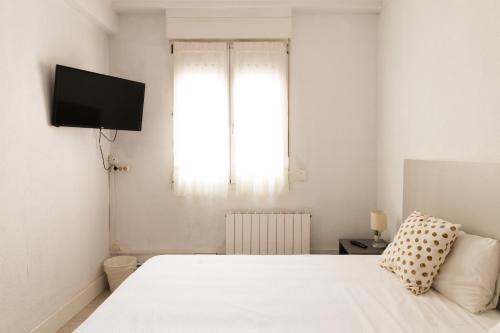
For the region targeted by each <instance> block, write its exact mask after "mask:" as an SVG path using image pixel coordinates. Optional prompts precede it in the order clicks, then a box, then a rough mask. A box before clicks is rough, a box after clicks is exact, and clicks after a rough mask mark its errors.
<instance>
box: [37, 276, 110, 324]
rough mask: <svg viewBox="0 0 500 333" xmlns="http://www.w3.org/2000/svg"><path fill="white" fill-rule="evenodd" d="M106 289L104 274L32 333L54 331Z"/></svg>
mask: <svg viewBox="0 0 500 333" xmlns="http://www.w3.org/2000/svg"><path fill="white" fill-rule="evenodd" d="M105 289H106V276H105V275H104V274H103V275H101V276H100V277H98V278H97V279H96V280H94V281H93V282H91V283H90V284H89V285H88V286H87V287H86V288H85V289H83V290H82V291H80V292H79V293H78V294H76V295H75V296H74V297H73V298H72V299H71V300H69V302H67V303H66V304H64V305H63V306H61V307H60V308H59V309H58V310H57V311H56V312H54V313H53V314H52V315H50V316H49V317H48V318H47V319H45V320H44V321H43V322H42V323H40V324H39V325H38V326H37V327H35V328H33V329H32V330H31V331H30V333H54V332H57V330H58V329H59V328H61V327H62V326H64V325H65V324H66V323H67V322H68V321H69V320H70V319H71V318H73V317H74V316H75V315H76V314H77V313H78V312H80V311H81V310H82V309H83V308H84V307H85V306H86V305H87V304H89V303H90V302H91V301H92V300H93V299H94V298H96V297H97V296H98V295H99V294H101V293H102V292H103V291H104V290H105Z"/></svg>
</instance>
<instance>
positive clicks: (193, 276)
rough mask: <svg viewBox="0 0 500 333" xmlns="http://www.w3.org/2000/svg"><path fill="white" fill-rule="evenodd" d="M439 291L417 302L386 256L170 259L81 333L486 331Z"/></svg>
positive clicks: (146, 271) (483, 320)
mask: <svg viewBox="0 0 500 333" xmlns="http://www.w3.org/2000/svg"><path fill="white" fill-rule="evenodd" d="M498 321H500V313H498V312H497V311H489V312H486V313H483V314H481V315H473V314H471V313H469V312H467V311H466V310H464V309H462V308H460V307H459V306H458V305H456V304H454V303H452V302H451V301H448V300H447V299H446V298H445V297H443V296H440V294H438V293H437V292H435V291H432V290H431V291H430V292H428V293H426V294H425V295H422V296H419V297H414V296H412V295H411V294H410V293H409V292H408V291H407V290H406V289H404V288H402V287H401V285H400V283H399V281H398V280H397V278H396V277H395V276H394V275H393V274H392V273H390V272H387V271H385V270H382V269H380V268H379V267H378V256H328V255H310V256H212V255H187V256H183V255H166V256H157V257H154V258H152V259H150V260H148V261H147V262H146V263H145V264H144V265H143V266H142V267H141V268H140V269H139V270H137V271H136V272H135V273H134V274H133V275H132V276H131V277H130V278H129V279H127V280H126V281H125V282H124V283H123V284H122V285H121V286H120V287H119V288H118V289H117V290H116V291H115V292H114V293H113V294H112V295H111V296H110V297H109V298H108V299H107V300H106V301H105V302H104V303H103V304H102V305H101V306H100V307H99V308H98V309H97V310H96V311H95V312H94V313H93V314H92V316H91V317H90V318H89V319H88V320H87V321H85V322H84V323H83V324H82V325H81V326H80V327H79V328H78V330H77V331H76V332H78V333H97V332H109V333H112V332H120V333H126V332H151V333H153V332H155V333H156V332H158V333H159V332H162V333H164V332H182V333H194V332H220V333H223V332H289V333H291V332H317V333H320V332H325V333H326V332H366V333H369V332H464V333H473V332H486V331H487V330H488V329H489V328H491V327H492V326H494V325H495V324H496V323H497V322H498Z"/></svg>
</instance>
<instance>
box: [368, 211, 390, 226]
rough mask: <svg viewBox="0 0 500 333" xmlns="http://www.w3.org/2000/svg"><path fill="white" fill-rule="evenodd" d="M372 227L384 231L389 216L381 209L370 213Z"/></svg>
mask: <svg viewBox="0 0 500 333" xmlns="http://www.w3.org/2000/svg"><path fill="white" fill-rule="evenodd" d="M370 228H371V229H372V230H377V231H384V230H385V229H386V228H387V217H386V216H385V213H384V212H382V211H380V210H375V211H373V212H371V213H370Z"/></svg>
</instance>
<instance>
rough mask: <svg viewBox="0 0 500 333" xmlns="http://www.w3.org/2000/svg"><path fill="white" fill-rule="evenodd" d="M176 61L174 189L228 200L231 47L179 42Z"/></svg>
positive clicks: (218, 44)
mask: <svg viewBox="0 0 500 333" xmlns="http://www.w3.org/2000/svg"><path fill="white" fill-rule="evenodd" d="M173 58H174V59H173V60H174V114H173V118H174V119H173V124H174V175H173V176H174V190H175V192H176V193H177V194H178V195H183V196H221V195H222V196H224V195H226V194H227V189H228V184H229V175H230V161H229V158H230V157H229V155H230V148H229V147H230V142H229V137H230V134H229V92H228V85H229V83H228V78H229V59H228V46H227V43H224V42H176V43H175V44H174V56H173Z"/></svg>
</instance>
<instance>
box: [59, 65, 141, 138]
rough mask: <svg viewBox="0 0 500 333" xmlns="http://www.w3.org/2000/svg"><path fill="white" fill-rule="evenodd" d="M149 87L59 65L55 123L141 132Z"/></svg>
mask: <svg viewBox="0 0 500 333" xmlns="http://www.w3.org/2000/svg"><path fill="white" fill-rule="evenodd" d="M144 90H145V84H144V83H141V82H136V81H130V80H125V79H120V78H117V77H113V76H109V75H103V74H98V73H93V72H88V71H84V70H81V69H77V68H71V67H66V66H62V65H56V77H55V85H54V103H53V110H52V124H53V125H55V126H71V127H87V128H106V129H116V130H129V131H140V130H141V125H142V110H143V106H144Z"/></svg>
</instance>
